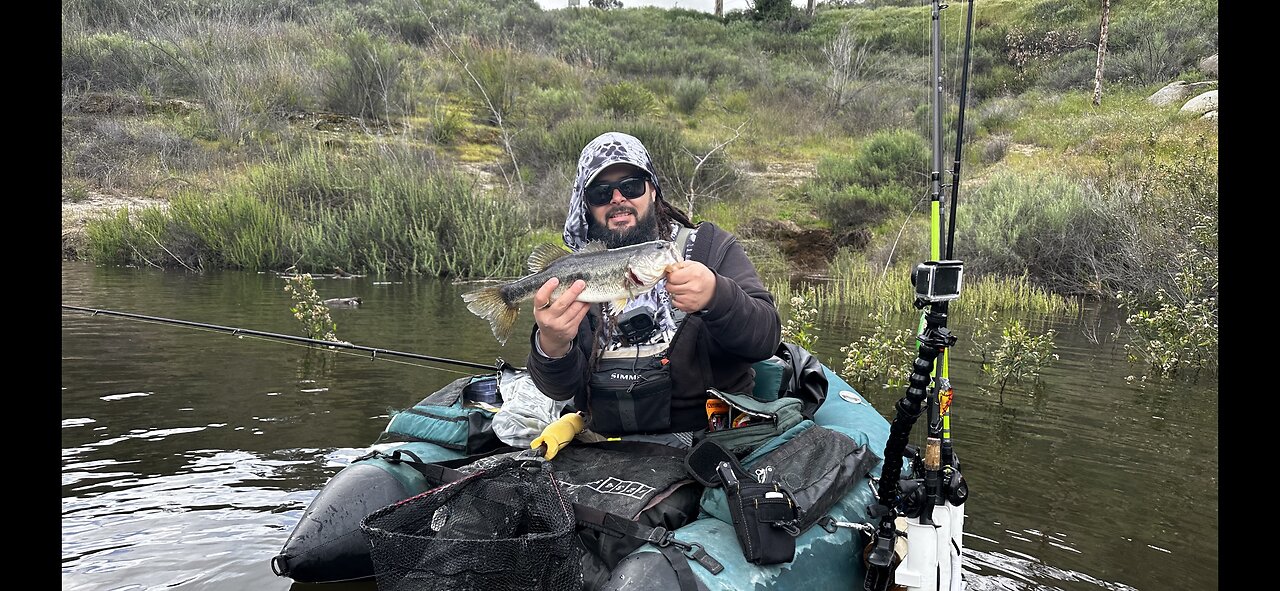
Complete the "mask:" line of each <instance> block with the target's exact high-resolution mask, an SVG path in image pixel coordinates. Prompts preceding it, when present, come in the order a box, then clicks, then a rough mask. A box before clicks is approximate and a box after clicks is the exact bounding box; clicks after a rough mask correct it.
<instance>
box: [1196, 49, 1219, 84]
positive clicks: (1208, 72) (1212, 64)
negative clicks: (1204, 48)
mask: <svg viewBox="0 0 1280 591" xmlns="http://www.w3.org/2000/svg"><path fill="white" fill-rule="evenodd" d="M1200 72H1201V73H1203V74H1204V75H1205V76H1208V77H1210V78H1213V79H1214V80H1217V79H1218V54H1216V53H1215V54H1213V55H1211V56H1209V57H1206V58H1204V59H1202V60H1200Z"/></svg>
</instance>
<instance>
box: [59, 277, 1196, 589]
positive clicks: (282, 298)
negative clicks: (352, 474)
mask: <svg viewBox="0 0 1280 591" xmlns="http://www.w3.org/2000/svg"><path fill="white" fill-rule="evenodd" d="M316 285H317V290H318V291H319V292H320V294H321V296H322V297H325V298H328V297H361V298H362V299H363V305H362V306H360V307H359V308H349V309H335V310H333V315H334V318H335V320H336V322H337V323H338V334H339V336H340V337H342V338H344V339H346V340H349V341H351V342H354V343H357V344H361V345H366V346H376V347H381V348H386V349H393V350H398V351H407V352H417V353H423V354H428V355H437V356H442V357H447V358H452V359H459V360H465V361H474V362H481V363H488V362H491V361H494V360H495V359H496V358H498V357H503V358H506V359H508V360H511V361H513V362H515V363H517V364H522V360H523V359H524V357H525V355H526V354H527V351H528V344H527V340H526V339H522V338H512V339H511V341H510V343H509V344H508V345H507V346H506V347H501V346H499V345H498V344H497V343H496V342H494V340H493V338H492V336H491V334H490V333H489V330H488V326H487V324H486V323H485V322H484V321H483V320H481V319H479V318H476V317H475V316H473V315H471V314H470V313H469V312H467V311H466V309H465V307H464V306H463V305H462V304H461V300H460V299H459V298H458V294H460V293H461V292H462V291H464V290H465V289H463V288H459V287H457V286H453V285H450V284H448V283H443V282H439V281H435V280H414V279H398V278H356V279H347V280H336V279H317V281H316ZM283 286H284V281H283V280H282V279H281V278H279V277H277V276H275V275H272V274H256V273H234V272H227V273H209V274H204V275H188V274H181V273H162V272H158V271H154V270H148V269H114V268H113V269H106V268H96V267H93V266H91V265H87V264H82V263H76V262H67V263H64V265H63V302H64V303H67V304H72V305H78V306H86V307H93V308H108V309H113V310H119V311H125V312H133V313H139V314H148V315H155V316H161V317H170V318H181V319H184V320H190V321H195V322H205V323H210V324H216V325H222V326H233V327H239V328H249V329H253V330H260V331H267V332H278V333H285V334H299V332H298V326H297V323H296V320H294V319H293V317H292V316H291V314H290V313H289V312H288V308H289V306H290V304H291V301H290V299H289V297H288V295H287V294H286V293H285V292H284V291H283ZM530 318H531V315H530V314H529V311H528V310H527V309H526V310H525V311H524V312H522V316H521V321H523V322H527V321H530ZM894 321H895V322H898V323H900V324H899V325H901V326H910V325H911V320H910V319H909V318H906V319H895V320H894ZM1037 322H1040V323H1041V324H1039V325H1037V326H1036V330H1044V329H1045V328H1046V327H1050V326H1051V327H1054V328H1057V329H1058V330H1059V337H1058V339H1057V342H1058V349H1057V352H1058V353H1059V354H1060V355H1061V360H1060V361H1059V362H1058V363H1057V364H1055V365H1054V366H1052V367H1051V368H1050V370H1049V371H1047V372H1046V373H1045V374H1044V376H1043V383H1042V384H1041V385H1039V386H1038V387H1025V386H1016V387H1011V388H1009V389H1007V390H1006V391H1005V393H1004V401H1003V403H1001V402H1000V397H999V395H998V394H997V393H996V391H995V388H994V387H993V386H991V385H990V384H989V383H988V382H987V380H986V379H985V377H984V376H983V375H982V373H981V371H980V361H981V360H980V359H979V358H978V356H977V355H976V354H975V353H974V352H972V349H971V340H972V339H971V338H970V335H969V332H971V331H972V330H973V329H972V327H971V326H969V324H970V323H969V322H968V321H967V319H965V318H963V317H961V316H956V317H955V318H954V319H953V322H952V329H953V330H954V331H955V332H956V333H957V335H958V336H959V337H960V339H961V340H960V342H959V343H958V344H957V346H956V348H955V349H953V350H952V356H951V375H952V381H953V383H954V385H955V387H956V392H957V398H956V403H955V410H954V422H953V425H952V432H953V436H954V438H955V441H956V446H957V452H958V454H959V456H960V458H961V460H962V462H963V466H964V470H965V475H966V477H967V478H968V480H969V482H970V487H971V491H972V496H971V499H970V501H969V504H968V506H967V514H968V515H967V520H966V530H967V531H966V535H965V543H966V545H967V547H966V556H967V560H966V564H965V568H966V581H967V582H968V585H969V588H970V589H1063V590H1073V589H1123V590H1128V589H1167V588H1181V589H1192V588H1216V586H1217V581H1216V579H1217V568H1218V564H1217V529H1218V527H1217V526H1218V516H1217V503H1218V490H1217V471H1218V461H1217V433H1218V432H1217V418H1218V408H1217V387H1216V382H1215V381H1211V380H1201V382H1199V383H1196V384H1186V383H1165V384H1160V383H1153V384H1148V385H1147V386H1146V387H1145V388H1143V387H1140V385H1138V384H1134V383H1129V382H1126V381H1125V380H1124V378H1125V376H1127V375H1130V374H1133V373H1135V372H1136V371H1137V370H1138V369H1140V368H1135V367H1133V366H1130V365H1128V364H1127V363H1125V362H1124V360H1123V358H1122V354H1121V352H1120V351H1119V350H1118V345H1117V343H1115V342H1114V341H1113V340H1111V339H1110V338H1109V336H1108V332H1109V331H1110V330H1111V327H1113V326H1114V322H1116V320H1115V319H1114V318H1108V317H1106V316H1105V315H1103V316H1093V317H1089V318H1086V319H1082V321H1081V322H1075V320H1074V319H1072V321H1070V322H1060V321H1051V320H1038V321H1037ZM872 328H874V321H872V320H868V319H866V318H865V317H864V316H863V315H862V314H859V313H851V312H849V311H838V312H836V313H832V315H831V316H830V317H829V318H827V319H825V320H824V321H823V324H822V325H821V326H820V329H821V331H820V333H819V335H820V338H821V340H820V342H819V345H818V347H816V350H815V353H816V354H817V355H818V356H819V357H820V358H822V359H826V360H828V363H829V365H831V366H833V367H837V366H839V365H840V363H839V361H840V354H839V347H840V346H841V345H843V344H846V343H849V342H851V341H853V340H856V339H857V337H858V336H860V335H862V334H868V333H869V332H870V330H871V329H872ZM478 371H479V370H472V369H470V368H465V367H455V366H449V365H446V364H439V363H429V362H418V361H404V360H398V359H393V358H379V359H378V360H371V359H370V356H369V355H368V354H366V353H359V352H350V351H320V350H316V349H313V348H308V347H304V346H298V345H292V344H287V343H281V342H278V341H268V340H264V339H259V338H251V337H235V336H230V335H228V334H225V333H219V332H214V331H202V330H192V329H188V328H181V327H175V326H170V325H163V324H154V323H145V322H137V321H132V320H127V319H121V318H112V317H105V316H97V317H94V316H90V315H88V314H80V313H65V314H64V315H63V320H62V374H61V375H62V428H61V436H62V488H63V490H62V497H63V501H62V502H63V507H62V511H63V519H62V540H63V542H62V557H63V564H62V573H63V574H62V587H63V589H95V590H98V589H167V588H189V589H212V590H228V591H230V590H240V589H249V588H253V589H258V590H262V591H269V590H271V589H277V590H284V589H293V590H294V591H300V590H302V589H325V590H327V591H341V590H343V589H365V590H368V589H372V588H373V587H372V585H371V584H368V583H364V584H353V585H323V586H316V585H296V584H291V582H290V581H289V580H288V579H283V578H279V577H276V576H275V575H274V574H273V573H272V572H271V570H270V565H269V560H270V557H271V556H273V555H275V553H276V552H277V551H278V550H279V549H280V547H281V545H282V544H283V543H284V540H285V538H286V537H287V536H288V534H289V532H290V531H291V530H292V528H293V525H294V524H295V523H296V522H297V520H298V519H299V517H300V515H301V513H302V511H303V509H304V508H305V507H306V505H307V503H308V502H309V501H310V500H311V498H313V497H314V496H315V494H316V492H317V491H318V490H319V489H320V488H321V487H322V486H323V485H324V483H325V482H326V481H327V480H328V478H329V477H331V476H332V475H333V474H335V473H336V472H337V471H338V470H339V469H340V468H341V467H342V466H344V465H346V464H347V463H349V462H350V461H352V460H353V459H354V458H355V457H357V456H358V455H359V454H360V453H361V452H362V451H363V448H364V447H365V446H367V445H368V444H369V443H370V442H372V441H373V439H374V438H375V437H376V436H377V435H378V433H379V432H380V431H381V430H382V428H383V427H384V426H385V425H386V421H387V418H388V417H389V415H390V412H391V411H392V410H394V409H397V408H402V407H405V406H408V405H411V404H413V403H414V402H416V401H418V400H420V399H421V398H423V397H424V396H425V395H426V394H428V393H430V392H432V391H434V390H435V389H437V388H439V387H440V386H443V385H444V384H446V383H448V382H449V381H451V380H453V379H455V378H457V377H459V376H461V375H469V374H472V373H476V372H478ZM862 393H863V395H864V396H865V397H866V398H867V399H868V400H869V401H871V402H872V404H874V405H875V406H876V408H878V409H880V410H881V413H882V414H887V413H888V412H889V411H890V409H891V408H892V405H893V404H894V402H896V401H897V399H898V398H900V397H901V396H902V391H901V390H900V389H897V388H893V389H882V388H878V387H874V386H871V387H864V388H863V392H862ZM917 431H919V429H917Z"/></svg>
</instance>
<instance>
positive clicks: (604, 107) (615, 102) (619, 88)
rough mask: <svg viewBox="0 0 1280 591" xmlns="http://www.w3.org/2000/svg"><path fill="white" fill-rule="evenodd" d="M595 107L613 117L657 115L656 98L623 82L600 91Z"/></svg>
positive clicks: (644, 89) (650, 93)
mask: <svg viewBox="0 0 1280 591" xmlns="http://www.w3.org/2000/svg"><path fill="white" fill-rule="evenodd" d="M596 106H598V107H599V108H600V110H601V111H604V112H605V113H607V114H609V115H612V116H614V117H634V118H639V117H645V116H649V115H654V114H657V112H658V98H657V97H655V96H654V95H653V93H652V92H649V89H647V88H645V87H643V86H641V85H639V84H636V83H634V82H629V81H626V80H623V81H621V82H618V83H616V84H610V85H608V86H605V87H604V88H601V89H600V93H599V95H598V96H597V98H596Z"/></svg>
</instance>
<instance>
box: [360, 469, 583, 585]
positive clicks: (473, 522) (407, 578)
mask: <svg viewBox="0 0 1280 591" xmlns="http://www.w3.org/2000/svg"><path fill="white" fill-rule="evenodd" d="M360 529H361V531H362V532H363V533H364V536H365V539H366V540H368V542H369V547H370V557H371V558H372V559H373V566H374V576H375V577H376V578H377V584H378V590H379V591H411V590H419V589H420V590H423V591H428V590H429V591H440V590H444V591H451V590H455V589H456V590H462V589H468V590H470V589H483V590H485V591H490V590H492V591H504V590H513V591H514V590H521V591H529V590H543V591H561V590H566V591H567V590H570V589H580V588H581V587H582V566H581V562H580V556H581V555H580V546H579V544H578V541H577V535H576V534H575V533H574V531H575V529H574V516H573V506H572V505H571V504H570V503H569V501H568V499H566V498H565V497H564V495H563V493H562V491H561V488H560V483H559V482H558V481H557V480H556V477H555V473H554V472H553V471H552V468H551V465H550V464H548V463H546V462H540V461H530V460H518V459H514V458H509V459H506V460H503V461H502V462H499V463H497V464H496V465H494V466H492V467H489V468H486V469H483V470H480V471H478V472H475V473H472V474H470V475H469V476H467V477H465V478H463V479H461V480H458V481H456V482H452V483H450V484H447V485H444V486H442V487H439V488H436V489H433V490H429V491H427V492H425V493H422V494H420V495H417V496H415V497H411V498H409V499H406V500H404V501H402V502H400V503H396V504H394V505H390V506H388V507H384V508H382V509H379V510H378V511H375V512H373V513H371V514H370V515H369V516H367V517H366V518H365V519H364V521H363V522H362V523H361V525H360Z"/></svg>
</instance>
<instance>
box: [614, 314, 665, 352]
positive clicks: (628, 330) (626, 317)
mask: <svg viewBox="0 0 1280 591" xmlns="http://www.w3.org/2000/svg"><path fill="white" fill-rule="evenodd" d="M618 332H619V333H621V334H622V338H623V339H625V340H626V342H627V344H629V345H635V344H638V343H643V342H645V341H647V340H649V338H650V337H652V336H653V335H654V333H656V332H658V323H657V322H655V321H654V319H653V308H651V307H649V306H640V307H637V308H633V309H631V310H628V311H627V312H624V313H623V314H622V315H621V316H619V317H618Z"/></svg>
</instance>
